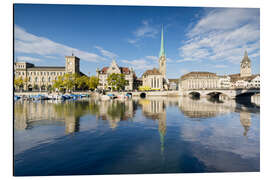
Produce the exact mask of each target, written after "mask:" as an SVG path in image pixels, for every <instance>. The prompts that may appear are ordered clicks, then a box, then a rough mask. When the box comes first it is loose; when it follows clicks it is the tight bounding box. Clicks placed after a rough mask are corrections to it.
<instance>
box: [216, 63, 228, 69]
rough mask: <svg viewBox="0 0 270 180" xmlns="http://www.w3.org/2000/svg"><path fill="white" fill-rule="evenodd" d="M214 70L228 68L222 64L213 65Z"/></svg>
mask: <svg viewBox="0 0 270 180" xmlns="http://www.w3.org/2000/svg"><path fill="white" fill-rule="evenodd" d="M214 67H215V68H226V67H228V66H226V65H224V64H217V65H214Z"/></svg>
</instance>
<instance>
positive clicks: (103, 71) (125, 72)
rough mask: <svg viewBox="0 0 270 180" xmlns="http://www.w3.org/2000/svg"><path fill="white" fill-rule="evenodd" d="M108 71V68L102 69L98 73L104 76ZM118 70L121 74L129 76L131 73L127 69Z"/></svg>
mask: <svg viewBox="0 0 270 180" xmlns="http://www.w3.org/2000/svg"><path fill="white" fill-rule="evenodd" d="M108 69H109V67H104V68H102V69H101V70H100V71H99V73H100V74H106V73H107V71H108ZM119 69H120V71H121V73H123V74H130V72H131V71H130V69H129V68H128V67H119Z"/></svg>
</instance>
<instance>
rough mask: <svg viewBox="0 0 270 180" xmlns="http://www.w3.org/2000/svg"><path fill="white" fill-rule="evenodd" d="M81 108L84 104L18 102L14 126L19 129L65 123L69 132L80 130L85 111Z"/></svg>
mask: <svg viewBox="0 0 270 180" xmlns="http://www.w3.org/2000/svg"><path fill="white" fill-rule="evenodd" d="M81 108H82V106H78V105H76V104H75V103H73V104H72V103H59V104H54V103H50V102H48V101H45V102H42V103H29V102H27V101H21V102H16V103H15V104H14V117H15V118H14V127H15V129H17V130H25V129H27V128H31V126H34V125H50V124H51V125H65V129H66V130H65V132H66V133H67V134H69V133H73V132H77V131H79V117H80V116H81V115H82V113H83V110H82V109H81Z"/></svg>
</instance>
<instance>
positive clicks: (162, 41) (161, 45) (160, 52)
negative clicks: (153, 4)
mask: <svg viewBox="0 0 270 180" xmlns="http://www.w3.org/2000/svg"><path fill="white" fill-rule="evenodd" d="M161 56H165V50H164V40H163V25H162V30H161V44H160V51H159V57H161Z"/></svg>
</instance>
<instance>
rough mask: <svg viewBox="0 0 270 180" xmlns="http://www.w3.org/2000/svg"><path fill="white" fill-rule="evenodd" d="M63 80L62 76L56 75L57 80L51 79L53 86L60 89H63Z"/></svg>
mask: <svg viewBox="0 0 270 180" xmlns="http://www.w3.org/2000/svg"><path fill="white" fill-rule="evenodd" d="M63 82H64V77H63V76H58V78H57V80H54V81H53V88H54V89H58V90H59V91H61V90H62V89H63V86H64V85H63Z"/></svg>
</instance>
